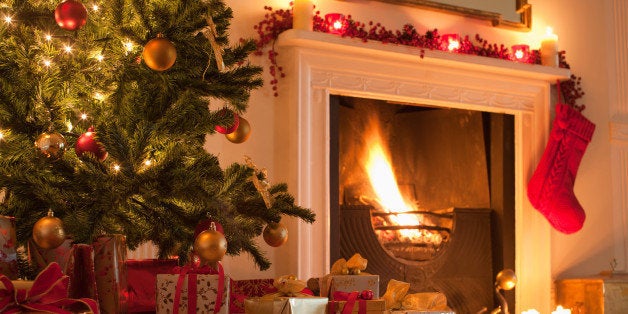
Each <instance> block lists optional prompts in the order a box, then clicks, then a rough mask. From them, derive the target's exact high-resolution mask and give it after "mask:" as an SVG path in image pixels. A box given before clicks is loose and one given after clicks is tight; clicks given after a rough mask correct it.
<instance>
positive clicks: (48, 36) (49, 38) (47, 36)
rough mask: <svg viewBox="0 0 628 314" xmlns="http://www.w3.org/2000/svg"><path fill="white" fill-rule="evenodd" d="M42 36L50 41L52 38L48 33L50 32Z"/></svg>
mask: <svg viewBox="0 0 628 314" xmlns="http://www.w3.org/2000/svg"><path fill="white" fill-rule="evenodd" d="M44 38H45V39H46V40H47V41H51V40H52V35H50V34H46V35H45V36H44Z"/></svg>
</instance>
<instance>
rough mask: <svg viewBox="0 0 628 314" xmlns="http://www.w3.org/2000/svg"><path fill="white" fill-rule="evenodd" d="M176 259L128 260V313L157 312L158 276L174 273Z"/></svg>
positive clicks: (176, 264) (177, 262)
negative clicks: (156, 288)
mask: <svg viewBox="0 0 628 314" xmlns="http://www.w3.org/2000/svg"><path fill="white" fill-rule="evenodd" d="M178 264H179V261H178V260H176V259H163V260H160V259H142V260H133V259H131V260H127V261H126V271H127V287H128V297H127V300H128V303H127V304H128V306H127V309H128V313H141V312H151V311H155V307H156V303H155V287H156V285H157V274H168V273H174V269H175V268H176V267H177V266H178Z"/></svg>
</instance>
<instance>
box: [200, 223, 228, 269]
mask: <svg viewBox="0 0 628 314" xmlns="http://www.w3.org/2000/svg"><path fill="white" fill-rule="evenodd" d="M194 252H195V253H196V255H198V256H199V258H200V259H201V265H204V264H208V263H209V264H210V266H215V264H216V263H218V262H219V261H221V260H222V258H223V257H224V256H225V254H226V253H227V239H225V236H224V235H223V234H222V233H220V232H218V231H217V230H216V224H215V223H211V225H210V227H209V229H207V230H205V231H203V232H201V233H199V234H198V236H197V237H196V239H195V240H194Z"/></svg>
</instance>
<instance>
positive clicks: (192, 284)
mask: <svg viewBox="0 0 628 314" xmlns="http://www.w3.org/2000/svg"><path fill="white" fill-rule="evenodd" d="M177 271H178V274H158V275H157V296H156V298H157V305H156V309H157V314H160V313H164V314H165V313H168V314H169V313H172V314H178V313H181V314H184V313H189V314H191V313H198V314H209V313H216V314H227V313H228V312H229V290H230V288H229V287H230V279H229V277H228V276H225V274H224V271H223V268H222V265H221V264H220V263H218V270H217V272H218V274H215V273H216V270H214V269H212V268H210V267H208V266H204V267H200V268H196V267H191V266H186V267H181V268H179V269H178V270H177Z"/></svg>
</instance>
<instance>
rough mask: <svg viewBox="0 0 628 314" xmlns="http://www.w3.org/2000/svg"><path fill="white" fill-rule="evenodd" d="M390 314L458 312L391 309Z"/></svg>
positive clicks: (448, 313)
mask: <svg viewBox="0 0 628 314" xmlns="http://www.w3.org/2000/svg"><path fill="white" fill-rule="evenodd" d="M390 314H456V313H455V312H453V311H390Z"/></svg>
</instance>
